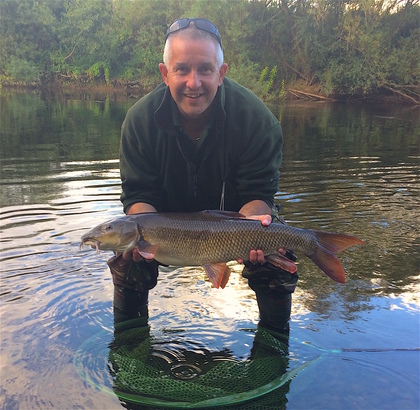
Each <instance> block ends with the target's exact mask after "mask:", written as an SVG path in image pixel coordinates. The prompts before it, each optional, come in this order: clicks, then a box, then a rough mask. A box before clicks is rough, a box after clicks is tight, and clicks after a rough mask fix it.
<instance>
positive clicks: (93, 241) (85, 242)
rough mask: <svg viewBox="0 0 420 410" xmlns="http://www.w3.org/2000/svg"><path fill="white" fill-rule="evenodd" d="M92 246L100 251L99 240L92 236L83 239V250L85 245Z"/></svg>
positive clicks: (81, 246) (81, 245)
mask: <svg viewBox="0 0 420 410" xmlns="http://www.w3.org/2000/svg"><path fill="white" fill-rule="evenodd" d="M85 245H86V246H90V247H91V248H94V249H96V251H97V252H99V241H97V240H96V239H92V238H86V239H83V240H82V242H80V246H79V249H80V250H82V248H83V246H85Z"/></svg>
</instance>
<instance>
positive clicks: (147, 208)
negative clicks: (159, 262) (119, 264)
mask: <svg viewBox="0 0 420 410" xmlns="http://www.w3.org/2000/svg"><path fill="white" fill-rule="evenodd" d="M145 212H157V210H156V208H155V207H154V206H152V205H150V204H147V203H145V202H137V203H135V204H133V205H131V207H130V209H129V210H128V212H127V215H135V214H142V213H145ZM123 259H125V260H130V259H133V261H134V262H140V261H143V260H145V261H146V262H152V261H153V260H154V259H146V258H143V256H141V255H140V253H139V251H138V249H136V248H134V249H133V250H132V251H131V252H127V253H123Z"/></svg>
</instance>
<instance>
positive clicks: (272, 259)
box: [265, 254, 297, 273]
mask: <svg viewBox="0 0 420 410" xmlns="http://www.w3.org/2000/svg"><path fill="white" fill-rule="evenodd" d="M265 260H266V261H267V262H269V263H271V264H272V265H274V266H276V267H277V268H280V269H283V270H285V271H287V272H290V273H295V272H296V271H297V266H296V263H295V262H293V261H291V260H290V259H289V258H286V257H285V256H283V255H280V254H278V255H276V254H272V255H268V256H266V257H265Z"/></svg>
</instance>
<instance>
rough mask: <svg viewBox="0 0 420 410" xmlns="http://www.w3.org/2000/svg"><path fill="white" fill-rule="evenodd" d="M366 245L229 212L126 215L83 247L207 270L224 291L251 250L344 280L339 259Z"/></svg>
mask: <svg viewBox="0 0 420 410" xmlns="http://www.w3.org/2000/svg"><path fill="white" fill-rule="evenodd" d="M363 244H364V241H362V240H361V239H359V238H357V237H355V236H352V235H347V234H341V233H335V232H326V231H318V230H310V229H303V228H295V227H292V226H290V225H286V224H284V223H278V222H272V223H271V224H270V225H268V226H264V225H262V224H261V221H259V220H252V219H247V218H246V217H245V216H244V215H242V214H240V213H236V212H230V211H212V210H207V211H201V212H192V213H181V212H180V213H159V212H148V213H141V214H134V215H126V216H122V217H119V218H116V219H113V220H111V221H108V222H105V223H102V224H100V225H98V226H96V227H94V228H93V229H91V230H90V231H89V232H87V233H86V234H84V235H83V236H82V238H81V244H80V248H82V247H83V246H84V245H87V246H91V247H92V248H96V250H97V251H99V250H111V251H114V252H115V253H123V254H124V253H125V254H128V253H130V252H132V251H133V250H134V249H135V248H137V249H138V251H139V253H140V255H141V256H143V257H144V258H146V259H155V260H156V261H158V262H159V263H161V264H164V265H170V266H203V267H204V270H205V272H206V274H207V276H208V277H209V279H210V281H211V283H212V284H213V286H214V287H216V288H219V287H221V288H224V287H225V286H226V284H227V283H228V281H229V276H230V273H231V270H230V268H229V267H228V266H227V262H229V261H233V260H247V259H248V258H249V252H250V250H252V249H261V250H262V251H263V252H264V256H265V259H266V260H267V261H268V262H270V263H272V264H273V265H275V266H278V267H282V266H284V264H283V260H282V259H284V257H282V255H281V254H280V253H279V252H278V250H279V249H280V248H284V249H290V250H293V252H301V253H303V254H304V255H306V256H307V257H308V258H309V259H311V260H312V261H313V262H314V263H315V264H316V265H317V266H318V267H319V268H320V269H321V270H322V271H323V272H324V273H325V274H326V275H328V276H329V277H330V278H331V279H333V280H335V281H337V282H339V283H344V282H345V272H344V269H343V266H342V265H341V263H340V260H339V259H338V258H337V257H336V256H335V255H336V254H338V253H339V252H341V251H344V250H345V249H347V248H349V247H352V246H355V245H363Z"/></svg>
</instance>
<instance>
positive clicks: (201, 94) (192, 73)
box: [159, 37, 227, 120]
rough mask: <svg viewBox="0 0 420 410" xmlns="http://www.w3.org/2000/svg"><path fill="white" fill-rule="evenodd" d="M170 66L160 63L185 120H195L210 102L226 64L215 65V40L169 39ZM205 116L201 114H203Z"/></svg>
mask: <svg viewBox="0 0 420 410" xmlns="http://www.w3.org/2000/svg"><path fill="white" fill-rule="evenodd" d="M171 41H172V43H171V51H172V53H171V58H170V61H169V63H168V65H169V67H166V66H165V65H164V64H159V70H160V73H161V75H162V78H163V81H164V82H165V84H166V85H167V86H169V89H170V91H171V95H172V98H173V99H174V100H175V102H176V104H177V106H178V109H179V111H180V113H181V116H182V117H183V119H184V120H198V119H200V117H201V116H202V114H203V113H205V112H206V110H207V108H209V106H210V104H211V103H212V101H213V99H214V97H215V95H216V92H217V89H218V87H219V86H220V85H221V84H222V82H223V79H224V77H225V74H226V70H227V65H226V64H222V66H221V67H220V69H219V68H218V64H217V58H216V51H217V47H216V44H215V43H214V42H213V41H211V40H192V39H186V38H179V37H174V38H172V39H171ZM203 117H204V116H203Z"/></svg>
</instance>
